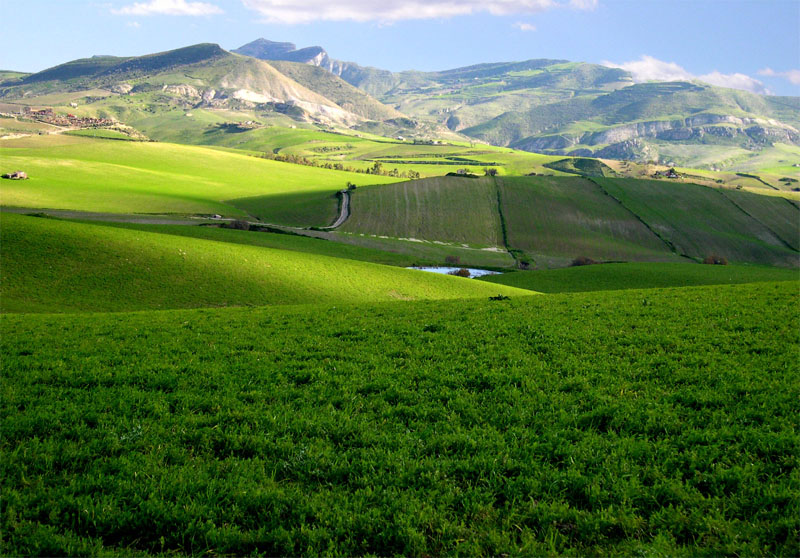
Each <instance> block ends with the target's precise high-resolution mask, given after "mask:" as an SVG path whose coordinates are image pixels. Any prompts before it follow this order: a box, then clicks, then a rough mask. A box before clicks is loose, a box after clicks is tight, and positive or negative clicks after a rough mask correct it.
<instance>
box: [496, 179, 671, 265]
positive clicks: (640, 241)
mask: <svg viewBox="0 0 800 558" xmlns="http://www.w3.org/2000/svg"><path fill="white" fill-rule="evenodd" d="M498 184H499V187H500V192H501V199H502V210H503V216H504V219H505V225H506V229H507V234H508V243H509V245H510V246H511V247H513V248H515V249H518V250H522V251H524V252H525V253H526V254H528V255H529V256H530V257H531V258H532V259H533V262H532V263H533V264H534V265H536V267H563V265H564V264H565V263H568V262H569V261H571V260H572V259H574V258H578V257H588V258H592V259H595V260H615V261H619V260H639V261H671V260H672V261H674V260H676V259H677V257H676V256H675V254H673V253H672V252H671V251H670V249H669V247H668V246H667V245H666V244H665V243H664V242H663V241H662V240H661V239H659V238H658V237H657V236H656V235H655V234H653V232H652V231H650V230H648V228H647V227H646V226H645V225H643V224H642V223H641V221H640V220H639V219H638V218H637V216H636V215H635V214H633V213H631V212H630V211H628V210H626V209H625V208H624V207H622V206H621V205H620V204H619V203H618V202H616V201H614V199H612V198H611V197H610V196H608V195H606V194H605V193H604V192H603V191H602V189H600V188H599V187H598V186H597V185H596V184H594V183H593V182H591V181H589V180H587V179H585V178H552V177H526V178H502V179H499V180H498Z"/></svg>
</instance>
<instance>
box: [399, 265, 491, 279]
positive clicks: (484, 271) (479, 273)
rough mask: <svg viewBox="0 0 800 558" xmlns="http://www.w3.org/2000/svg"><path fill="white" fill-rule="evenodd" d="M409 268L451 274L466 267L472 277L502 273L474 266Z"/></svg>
mask: <svg viewBox="0 0 800 558" xmlns="http://www.w3.org/2000/svg"><path fill="white" fill-rule="evenodd" d="M408 269H418V270H420V271H430V272H431V273H441V274H444V275H449V274H451V273H453V272H455V271H458V270H459V269H466V270H467V271H469V276H470V279H474V278H475V277H483V276H484V275H500V272H499V271H489V270H488V269H474V268H472V267H463V268H462V267H409V268H408Z"/></svg>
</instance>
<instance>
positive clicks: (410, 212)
mask: <svg viewBox="0 0 800 558" xmlns="http://www.w3.org/2000/svg"><path fill="white" fill-rule="evenodd" d="M351 212H352V214H351V217H350V219H348V221H347V222H346V223H345V224H344V226H343V227H342V230H343V231H346V232H352V233H369V234H374V235H378V236H389V237H395V238H416V239H428V240H438V241H442V242H451V243H458V244H467V245H473V246H487V247H496V246H501V247H502V246H503V233H502V228H501V224H500V216H499V214H498V212H497V187H496V186H495V183H494V180H493V179H491V178H480V179H469V178H456V177H442V178H429V179H425V180H417V181H412V182H402V183H400V184H398V185H397V186H395V187H392V188H383V187H377V188H360V189H358V190H356V192H355V193H354V194H353V196H352V209H351Z"/></svg>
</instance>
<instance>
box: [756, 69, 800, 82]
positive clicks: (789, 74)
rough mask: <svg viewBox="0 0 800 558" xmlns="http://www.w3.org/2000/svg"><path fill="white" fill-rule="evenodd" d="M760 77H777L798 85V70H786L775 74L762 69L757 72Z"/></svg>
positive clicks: (773, 71) (799, 76) (799, 75)
mask: <svg viewBox="0 0 800 558" xmlns="http://www.w3.org/2000/svg"><path fill="white" fill-rule="evenodd" d="M758 75H760V76H768V77H779V78H783V79H785V80H786V81H788V82H789V83H793V84H794V85H800V70H787V71H785V72H776V71H775V70H773V69H772V68H764V69H763V70H759V71H758Z"/></svg>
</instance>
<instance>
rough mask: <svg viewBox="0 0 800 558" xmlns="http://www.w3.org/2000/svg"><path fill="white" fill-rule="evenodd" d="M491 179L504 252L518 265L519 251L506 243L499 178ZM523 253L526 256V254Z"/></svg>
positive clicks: (533, 262)
mask: <svg viewBox="0 0 800 558" xmlns="http://www.w3.org/2000/svg"><path fill="white" fill-rule="evenodd" d="M493 180H494V188H495V192H496V193H497V214H498V216H499V217H500V232H501V233H502V234H503V248H505V250H506V252H508V255H509V256H511V258H512V259H513V260H514V263H515V264H516V266H517V267H519V265H520V262H519V259H517V253H518V252H519V250H512V249H511V246H510V245H509V243H508V228H507V226H506V216H505V215H504V214H503V199H502V194H501V193H500V182H501V179H499V178H497V177H496V176H495V177H493ZM525 255H526V256H527V254H525ZM528 257H530V256H528ZM530 259H531V264H533V267H536V262H535V260H534V259H533V257H530Z"/></svg>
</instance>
